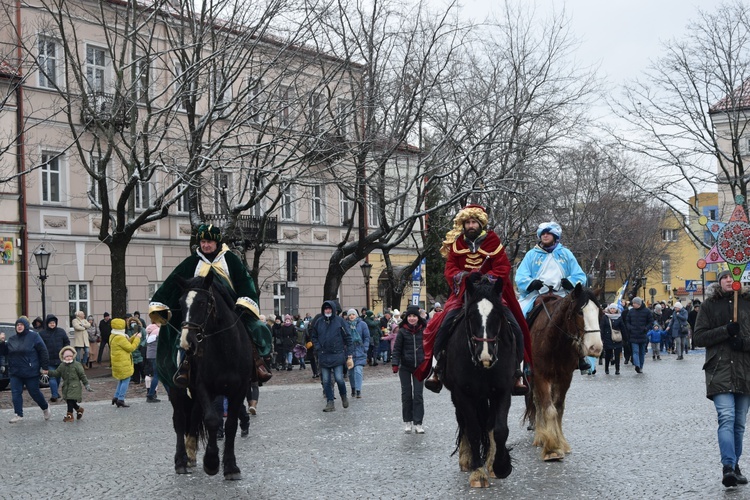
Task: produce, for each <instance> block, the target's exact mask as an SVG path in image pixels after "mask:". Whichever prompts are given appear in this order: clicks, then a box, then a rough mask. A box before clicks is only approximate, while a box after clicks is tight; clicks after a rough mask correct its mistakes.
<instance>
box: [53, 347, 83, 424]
mask: <svg viewBox="0 0 750 500" xmlns="http://www.w3.org/2000/svg"><path fill="white" fill-rule="evenodd" d="M60 361H62V363H60V366H58V367H57V368H55V369H54V370H50V371H49V373H48V375H49V376H50V377H60V378H62V380H63V386H62V397H63V399H64V400H65V401H66V402H67V403H68V413H66V414H65V417H63V422H72V421H73V410H75V411H76V413H77V414H78V415H77V418H78V420H81V418H82V417H83V406H78V403H80V402H81V401H82V400H83V387H86V390H87V391H89V392H92V391H93V389H92V388H91V386H90V385H89V380H88V379H87V378H86V374H85V373H84V371H83V365H82V364H81V363H79V362H78V361H76V350H75V348H74V347H72V346H69V345H66V346H65V347H63V348H62V349H60Z"/></svg>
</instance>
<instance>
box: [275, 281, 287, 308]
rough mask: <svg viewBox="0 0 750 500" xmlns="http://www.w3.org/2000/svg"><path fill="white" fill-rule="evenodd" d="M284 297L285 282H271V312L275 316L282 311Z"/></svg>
mask: <svg viewBox="0 0 750 500" xmlns="http://www.w3.org/2000/svg"><path fill="white" fill-rule="evenodd" d="M285 299H286V283H283V282H279V283H274V284H273V313H274V314H275V315H276V316H279V315H280V314H283V313H284V301H285Z"/></svg>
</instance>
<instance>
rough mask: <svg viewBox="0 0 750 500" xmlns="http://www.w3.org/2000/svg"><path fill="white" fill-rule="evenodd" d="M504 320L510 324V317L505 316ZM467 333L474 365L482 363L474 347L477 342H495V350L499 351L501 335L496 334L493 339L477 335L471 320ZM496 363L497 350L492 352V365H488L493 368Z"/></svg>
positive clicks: (468, 322)
mask: <svg viewBox="0 0 750 500" xmlns="http://www.w3.org/2000/svg"><path fill="white" fill-rule="evenodd" d="M464 315H466V311H464ZM503 321H505V324H507V325H510V323H508V319H507V318H505V317H503ZM500 329H502V326H501V327H500ZM500 329H498V333H499V330H500ZM466 333H467V335H466V341H467V343H468V345H469V352H470V353H471V362H472V363H474V366H479V364H480V363H481V362H480V361H479V358H478V357H477V356H476V354H475V352H474V347H475V345H474V344H475V343H476V342H480V343H481V342H487V343H488V344H489V343H490V342H493V343H494V344H495V351H497V342H498V338H499V335H495V336H494V337H493V338H491V339H489V338H484V337H477V336H475V335H473V334H472V333H471V322H470V321H467V323H466ZM495 363H497V353H496V352H495V353H493V354H492V362H491V363H490V366H489V367H488V369H489V368H492V367H493V366H495Z"/></svg>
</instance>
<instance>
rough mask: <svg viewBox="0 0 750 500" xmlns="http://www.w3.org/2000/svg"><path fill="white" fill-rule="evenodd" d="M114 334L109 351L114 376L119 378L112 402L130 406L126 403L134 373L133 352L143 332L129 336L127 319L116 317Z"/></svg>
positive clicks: (121, 406) (119, 405) (119, 406)
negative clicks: (126, 330)
mask: <svg viewBox="0 0 750 500" xmlns="http://www.w3.org/2000/svg"><path fill="white" fill-rule="evenodd" d="M110 323H111V325H112V334H111V335H110V337H109V352H110V357H111V358H112V359H111V361H112V376H113V377H114V378H115V379H117V380H119V381H120V383H118V384H117V389H115V397H113V398H112V404H113V405H114V404H116V405H117V407H118V408H128V407H129V406H130V405H127V404H125V393H126V392H128V386H129V385H130V377H131V376H132V375H133V371H134V369H133V357H132V355H131V353H132V352H133V351H135V350H136V349H137V348H138V344H140V343H141V334H140V332H139V333H136V334H135V335H133V336H132V337H128V335H127V334H126V333H125V320H124V319H120V318H115V319H113V320H112V321H111V322H110Z"/></svg>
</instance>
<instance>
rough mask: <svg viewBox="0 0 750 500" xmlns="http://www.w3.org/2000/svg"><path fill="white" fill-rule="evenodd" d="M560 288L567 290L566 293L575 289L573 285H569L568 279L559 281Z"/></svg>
mask: <svg viewBox="0 0 750 500" xmlns="http://www.w3.org/2000/svg"><path fill="white" fill-rule="evenodd" d="M560 286H562V287H563V288H564V289H566V290H568V291H570V290H572V289H574V288H575V287H574V286H573V283H571V282H570V281H569V280H568V278H563V279H562V280H560Z"/></svg>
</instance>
